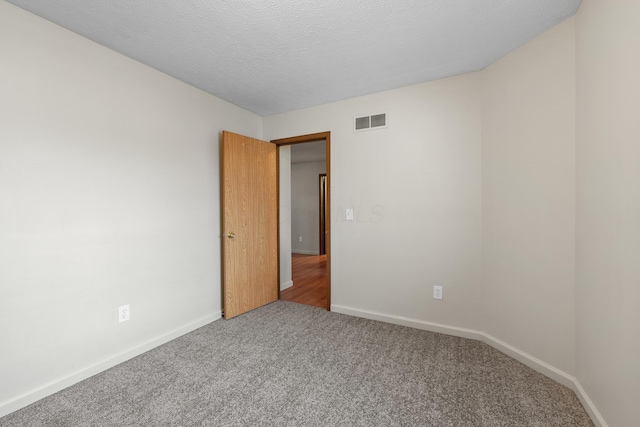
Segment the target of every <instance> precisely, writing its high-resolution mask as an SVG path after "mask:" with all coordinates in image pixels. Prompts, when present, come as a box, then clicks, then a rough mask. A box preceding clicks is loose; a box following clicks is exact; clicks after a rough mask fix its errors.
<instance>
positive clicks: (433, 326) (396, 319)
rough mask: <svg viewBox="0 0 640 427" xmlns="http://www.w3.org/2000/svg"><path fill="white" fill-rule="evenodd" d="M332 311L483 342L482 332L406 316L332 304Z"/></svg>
mask: <svg viewBox="0 0 640 427" xmlns="http://www.w3.org/2000/svg"><path fill="white" fill-rule="evenodd" d="M331 311H333V312H336V313H341V314H348V315H350V316H355V317H364V318H365V319H371V320H379V321H381V322H386V323H393V324H394V325H401V326H408V327H410V328H415V329H422V330H425V331H431V332H438V333H440V334H446V335H454V336H456V337H462V338H471V339H474V340H479V341H482V335H483V334H482V332H480V331H475V330H473V329H465V328H458V327H455V326H447V325H442V324H440V323H432V322H426V321H424V320H418V319H411V318H408V317H404V316H394V315H391V314H383V313H376V312H374V311H367V310H361V309H359V308H353V307H345V306H343V305H336V304H331Z"/></svg>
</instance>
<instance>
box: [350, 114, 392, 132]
mask: <svg viewBox="0 0 640 427" xmlns="http://www.w3.org/2000/svg"><path fill="white" fill-rule="evenodd" d="M386 127H387V114H386V113H382V114H374V115H372V116H364V117H356V119H355V120H354V130H355V131H356V132H359V131H363V130H370V129H379V128H386Z"/></svg>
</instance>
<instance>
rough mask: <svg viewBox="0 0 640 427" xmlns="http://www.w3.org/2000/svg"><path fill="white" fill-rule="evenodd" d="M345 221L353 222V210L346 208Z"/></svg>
mask: <svg viewBox="0 0 640 427" xmlns="http://www.w3.org/2000/svg"><path fill="white" fill-rule="evenodd" d="M345 216H346V218H347V221H353V209H352V208H347V212H346V214H345Z"/></svg>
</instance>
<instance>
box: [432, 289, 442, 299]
mask: <svg viewBox="0 0 640 427" xmlns="http://www.w3.org/2000/svg"><path fill="white" fill-rule="evenodd" d="M433 299H438V300H441V299H442V286H434V287H433Z"/></svg>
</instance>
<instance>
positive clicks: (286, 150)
mask: <svg viewBox="0 0 640 427" xmlns="http://www.w3.org/2000/svg"><path fill="white" fill-rule="evenodd" d="M279 150H280V151H279V152H280V184H279V185H280V194H279V197H280V290H281V291H282V290H284V289H287V288H290V287H291V286H293V280H292V277H293V271H292V266H291V146H288V145H285V146H282V147H280V148H279Z"/></svg>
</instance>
